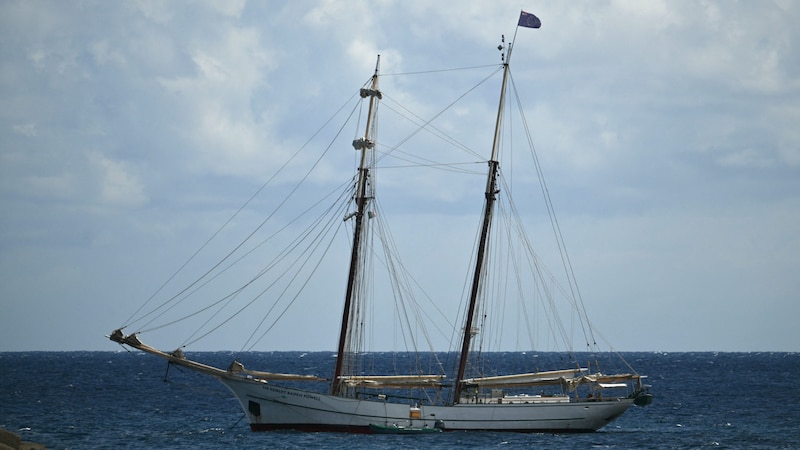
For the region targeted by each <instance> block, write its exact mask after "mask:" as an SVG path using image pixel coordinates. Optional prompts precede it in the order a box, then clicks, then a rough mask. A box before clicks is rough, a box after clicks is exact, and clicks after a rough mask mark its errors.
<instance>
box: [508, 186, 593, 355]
mask: <svg viewBox="0 0 800 450" xmlns="http://www.w3.org/2000/svg"><path fill="white" fill-rule="evenodd" d="M500 182H501V183H502V185H503V186H504V188H505V189H506V190H509V189H510V188H509V186H508V184H507V181H506V177H501V178H500ZM504 198H505V199H506V202H507V203H508V204H509V206H510V208H509V209H510V211H511V217H513V218H514V224H515V225H516V227H515V229H516V232H517V236H518V237H519V239H520V241H521V242H522V244H523V245H524V247H525V248H526V250H527V251H526V255H527V256H528V257H527V258H526V259H527V260H528V265H529V266H530V267H531V269H534V271H535V274H534V275H538V277H539V279H540V280H542V290H543V291H544V295H545V298H546V299H547V301H548V302H549V303H550V305H551V306H550V308H548V309H547V310H546V311H545V312H547V311H550V314H545V316H546V318H547V319H548V322H550V323H551V327H552V322H551V321H550V316H552V317H553V319H555V322H556V324H557V325H558V326H557V327H552V329H553V338H554V339H556V338H557V336H556V335H555V331H556V329H558V331H559V332H560V334H561V341H562V342H564V343H568V342H569V341H570V339H569V338H568V335H567V333H566V330H565V329H564V328H563V322H562V321H561V320H560V317H559V315H558V311H557V309H556V306H555V303H554V295H553V289H552V288H551V289H548V288H547V287H546V286H545V285H544V283H543V282H544V281H550V283H552V284H553V285H554V287H555V289H556V290H557V291H559V292H561V295H562V296H563V297H564V298H565V299H566V300H567V301H568V302H569V303H570V305H571V306H572V307H573V308H574V309H575V311H577V312H578V313H580V311H581V307H580V305H579V304H578V303H577V301H576V299H575V296H574V295H570V294H569V293H568V292H567V290H566V289H564V287H563V286H562V285H561V284H560V283H558V281H557V280H556V278H555V276H554V275H553V274H552V272H550V271H549V269H548V268H547V267H546V266H545V265H544V263H543V262H542V261H541V260H540V259H539V258H538V256H537V255H536V252H535V251H534V249H533V245H532V244H531V242H530V239H529V238H528V235H527V232H526V231H525V227H524V225H523V221H522V217H521V215H520V213H519V210H518V209H517V207H516V204H515V203H514V202H513V201H511V199H510V198H509V197H508V196H506V197H504ZM583 319H585V320H587V321H588V317H583ZM582 331H583V333H584V338H587V335H586V329H585V328H583V327H582ZM555 343H557V342H555Z"/></svg>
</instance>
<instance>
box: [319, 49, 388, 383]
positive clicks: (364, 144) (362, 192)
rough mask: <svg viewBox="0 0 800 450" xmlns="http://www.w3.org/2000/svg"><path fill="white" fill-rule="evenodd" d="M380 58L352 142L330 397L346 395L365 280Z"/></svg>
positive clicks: (363, 90) (365, 89)
mask: <svg viewBox="0 0 800 450" xmlns="http://www.w3.org/2000/svg"><path fill="white" fill-rule="evenodd" d="M380 63H381V57H380V55H378V60H377V62H376V63H375V74H374V75H373V76H372V83H371V86H370V88H362V89H361V92H360V93H361V98H367V97H369V99H370V100H369V111H368V113H367V124H366V129H365V131H364V137H363V138H360V139H356V140H355V141H353V147H354V148H355V149H356V151H360V152H361V160H360V161H361V162H360V164H359V168H358V180H357V183H358V184H357V189H356V196H355V204H356V211H355V213H354V216H353V218H354V219H355V221H356V222H355V227H354V229H353V248H352V253H351V255H350V271H349V273H348V276H347V291H346V293H345V300H344V309H343V311H342V327H341V330H340V331H339V346H338V348H337V354H336V368H335V370H334V374H333V381H332V382H331V394H333V395H343V392H342V386H343V385H344V383H343V380H342V378H343V375H344V371H345V368H346V365H347V364H348V363H349V358H350V356H351V355H350V353H351V351H350V343H351V342H350V341H351V339H352V332H351V327H352V325H353V324H352V313H353V303H354V302H355V301H356V299H357V294H358V291H359V285H360V282H361V281H362V280H361V277H362V270H361V266H362V265H363V261H361V259H362V250H363V243H362V241H363V237H362V235H363V232H364V222H365V220H367V217H366V216H367V214H366V211H367V204H368V202H369V200H370V198H371V194H370V192H369V189H368V187H369V177H370V173H369V166H368V161H369V160H370V159H369V158H368V153H369V152H372V151H373V149H374V148H375V143H374V141H373V128H374V122H375V115H376V113H377V107H378V100H380V99H381V97H382V94H381V92H380V91H379V90H378V73H379V70H380Z"/></svg>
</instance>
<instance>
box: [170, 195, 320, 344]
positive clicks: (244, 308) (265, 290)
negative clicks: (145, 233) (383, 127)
mask: <svg viewBox="0 0 800 450" xmlns="http://www.w3.org/2000/svg"><path fill="white" fill-rule="evenodd" d="M331 209H332V208H331ZM329 223H333V221H329ZM313 228H314V227H313V226H312V227H311V228H310V229H309V230H308V233H310V232H311V230H312V229H313ZM329 229H330V228H329ZM308 233H306V235H307V234H308ZM320 240H321V239H320V236H317V239H314V241H313V242H316V245H315V246H310V247H306V250H305V251H304V252H303V253H307V254H308V256H307V257H306V260H305V261H304V262H303V263H302V265H301V267H300V269H298V270H297V271H295V275H294V277H292V278H291V280H290V281H289V285H291V283H292V281H293V280H294V279H296V278H297V276H299V274H300V271H301V269H302V267H303V266H305V264H306V263H307V262H308V260H309V259H310V258H311V255H313V253H314V250H315V248H316V247H318V246H319V242H320ZM301 241H302V239H301ZM331 241H332V240H331ZM297 245H299V242H298V243H297ZM297 245H295V246H294V247H297ZM330 245H331V244H329V247H330ZM309 249H311V252H310V253H309ZM326 253H327V251H326ZM322 259H324V254H323V258H320V260H319V261H318V263H317V267H318V266H319V264H320V263H321V262H322ZM296 262H297V261H295V263H292V264H291V265H290V266H289V267H287V268H286V270H284V272H283V273H282V274H281V275H280V276H279V277H278V279H280V278H282V277H283V276H284V275H286V274H287V273H288V272H289V271H291V270H292V268H293V267H294V266H295V264H296ZM315 270H316V269H315ZM260 276H261V274H259V277H260ZM257 278H258V277H257ZM309 278H310V277H309ZM252 281H255V279H254V280H252ZM252 281H251V282H249V283H248V285H250V284H252ZM307 282H308V281H306V283H307ZM276 283H277V279H276V281H275V282H273V283H271V284H270V285H268V286H267V287H266V288H264V289H263V290H261V292H259V293H258V294H257V295H256V296H255V297H253V299H252V300H250V301H249V302H247V303H246V304H245V305H243V306H242V307H241V308H240V309H239V310H237V311H236V312H235V313H234V314H232V315H231V316H229V317H228V318H226V319H225V320H223V321H222V322H220V323H219V324H218V325H217V326H215V327H213V328H211V329H210V330H208V331H207V332H206V333H204V334H202V335H200V336H198V337H197V338H196V339H194V340H193V341H190V342H187V343H186V344H185V345H191V344H193V343H195V342H197V341H199V340H201V339H203V338H205V337H206V336H208V335H209V334H211V333H213V332H214V331H216V330H218V329H219V328H220V327H222V326H223V325H225V324H226V323H228V322H230V321H231V320H233V319H234V318H235V317H237V316H238V315H239V314H241V313H242V312H244V311H245V310H246V309H247V308H249V307H250V306H252V305H253V304H254V303H255V302H256V300H258V299H259V298H261V297H262V296H263V295H264V294H265V293H266V292H267V291H268V290H269V289H271V288H272V287H273V286H274V285H275V284H276ZM303 286H305V284H304V285H303ZM286 289H288V286H287V287H286V288H285V289H284V293H285V291H286ZM301 291H302V289H301ZM282 295H283V294H281V296H282ZM297 295H299V292H298V294H297ZM279 298H280V296H279ZM295 298H297V296H295ZM273 306H274V305H273Z"/></svg>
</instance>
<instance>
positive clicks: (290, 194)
mask: <svg viewBox="0 0 800 450" xmlns="http://www.w3.org/2000/svg"><path fill="white" fill-rule="evenodd" d="M355 96H356V95H355V94H353V95H352V96H351V97H350V98H349V99H348V100H347V102H346V103H345V104H344V105H342V106H341V107H340V108H339V109H338V110H337V111H336V113H334V115H332V116H331V117H330V118H329V119H328V120H327V121H326V122H325V123H324V124H323V125H322V126H321V127H320V128H319V129H318V130H317V131H316V132H315V133H314V134H313V135H312V136H311V137H310V138H309V139H308V140H306V142H305V143H304V144H303V145H302V146H301V147H300V149H299V150H298V151H297V152H295V154H294V155H292V157H291V158H289V160H288V161H286V162H285V163H284V164H283V166H281V168H280V169H278V171H277V172H276V173H275V174H273V176H272V177H270V179H269V180H267V182H266V183H264V185H262V186H261V188H259V189H258V190H257V191H256V194H254V195H253V196H252V197H251V198H250V199H248V201H247V202H246V203H245V204H244V205H242V207H241V208H239V210H237V212H236V213H235V214H234V216H232V217H231V218H230V219H229V220H228V221H227V222H226V223H225V224H226V225H227V224H228V223H230V221H232V220H233V217H235V216H236V215H237V214H238V213H239V211H241V210H242V209H243V208H244V207H245V206H247V205H248V204H249V203H250V202H251V201H252V200H253V198H255V196H256V195H258V193H260V192H261V191H262V190H263V189H264V188H265V187H266V186H267V185H268V184H269V183H271V182H272V180H274V179H275V178H276V177H277V176H278V175H279V174H280V173H281V172H282V171H283V169H285V168H286V167H287V166H288V165H289V163H290V162H291V161H293V160H294V159H295V158H296V157H297V155H299V154H300V152H301V151H302V150H303V149H305V147H306V146H307V145H308V144H309V143H310V142H311V141H312V140H313V139H314V138H315V137H316V136H317V135H318V134H319V133H321V132H322V130H323V129H324V128H325V127H326V126H327V124H328V123H330V122H331V121H332V120H333V118H334V117H336V116H337V115H338V114H339V112H340V111H342V109H344V107H345V105H346V104H347V103H349V102H350V100H352V99H353V98H354V97H355ZM359 103H361V102H357V103H356V105H354V107H353V109H352V110H351V111H350V114H349V115H348V118H347V120H345V122H344V124H342V127H341V128H339V131H338V132H337V133H336V135H335V136H334V137H333V139H332V140H331V142H330V143H329V144H328V146H327V147H326V148H325V150H324V151H323V152H322V154H321V155H320V156H319V158H317V160H316V161H315V162H314V164H313V165H312V166H311V168H310V169H309V170H308V171H307V172H306V174H305V175H303V177H302V178H301V179H300V181H298V183H297V184H296V185H295V187H294V188H293V189H292V190H291V191H290V192H289V194H288V195H286V196H285V197H284V198H283V200H282V201H281V202H280V203H279V204H278V206H277V207H276V208H275V209H274V210H273V211H272V212H271V213H270V214H269V215H268V216H267V217H266V218H265V219H264V220H263V221H262V222H261V224H259V225H258V227H256V229H254V230H253V231H252V232H251V233H250V234H249V235H247V237H245V238H244V239H243V240H242V241H241V242H240V243H239V244H238V245H237V246H236V247H235V248H234V249H233V250H231V251H230V252H229V253H228V254H227V255H225V256H224V257H223V258H222V259H221V260H220V261H219V262H217V263H216V264H214V266H213V267H211V268H210V269H209V270H208V271H206V272H205V273H204V274H202V275H201V276H200V277H199V278H198V279H196V280H195V281H193V282H192V283H191V284H190V285H189V286H187V287H186V288H184V289H182V290H181V291H180V292H178V293H177V294H175V295H174V296H172V297H171V298H170V299H169V300H167V301H165V302H164V303H162V304H161V305H160V306H158V307H157V308H155V309H153V310H152V311H150V312H149V313H147V314H145V315H144V316H142V317H140V318H139V320H143V319H144V318H145V317H147V316H149V315H150V314H154V313H155V312H156V311H158V310H159V309H161V308H163V307H164V306H165V305H166V304H168V303H170V302H172V301H174V300H175V299H176V298H177V297H179V296H180V295H182V294H183V293H184V292H186V291H187V290H189V289H191V287H192V286H194V285H195V284H197V283H199V282H200V280H202V279H204V278H205V277H207V276H208V275H209V274H210V273H211V272H213V271H214V270H216V269H217V267H219V266H220V265H221V264H222V263H223V262H225V261H226V260H227V259H228V258H230V257H231V256H232V255H233V254H234V253H235V252H237V251H238V250H239V248H241V247H242V245H244V243H245V242H247V241H248V240H250V238H251V237H253V235H255V234H256V232H258V230H260V229H261V228H262V227H263V226H264V225H265V224H266V223H267V222H268V221H269V220H270V219H271V218H272V217H273V216H274V215H275V214H277V213H278V211H279V210H280V209H281V208H282V207H283V206H284V205H285V204H286V203H287V202H288V201H289V199H290V198H292V196H294V194H295V193H296V192H297V191H298V189H299V188H300V186H302V184H303V183H304V182H305V180H306V179H308V177H309V176H310V175H311V173H312V172H313V171H314V169H315V168H316V167H317V166H318V165H319V163H320V161H322V159H323V158H324V157H325V155H327V153H328V152H329V151H330V149H331V147H332V146H333V143H334V142H335V141H336V139H337V138H338V136H339V135H340V134H341V132H342V130H343V129H344V125H345V124H347V122H349V120H350V118H351V117H352V116H353V113H354V112H355V109H356V107H357V106H358V104H359ZM223 227H224V225H223ZM221 229H222V228H220V230H221ZM216 234H217V233H215V235H216ZM209 242H210V239H209V241H207V242H206V244H203V247H205V246H206V245H207V244H208V243H209ZM201 249H202V248H201ZM199 251H200V250H198V252H196V253H195V255H196V254H197V253H199ZM193 258H194V255H193V256H192V257H191V258H190V260H189V261H191V259H193ZM189 261H187V262H186V263H184V265H183V266H182V267H185V266H186V264H188V263H189ZM180 270H181V269H179V271H180ZM177 274H178V272H176V273H175V274H174V275H173V276H172V277H170V279H172V278H174V277H175V276H176V275H177ZM165 284H166V283H165ZM160 290H161V288H159V291H160ZM157 292H158V291H157ZM157 292H156V293H154V294H153V296H151V297H150V298H151V299H152V298H153V297H154V296H155V295H156V294H157ZM149 301H150V300H149V299H148V300H147V302H145V304H147V303H148V302H149ZM143 306H144V305H142V307H143ZM142 307H140V308H139V310H141V309H142ZM137 311H138V310H137ZM160 315H161V314H159V315H157V316H156V317H154V318H153V319H151V320H150V321H148V322H147V323H145V324H144V325H143V327H144V326H148V325H149V324H150V323H152V322H153V320H155V319H156V318H158V317H159V316H160Z"/></svg>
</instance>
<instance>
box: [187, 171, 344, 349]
mask: <svg viewBox="0 0 800 450" xmlns="http://www.w3.org/2000/svg"><path fill="white" fill-rule="evenodd" d="M348 183H349V182H348ZM348 183H344V185H346V184H348ZM342 186H343V185H340V186H339V189H340V188H341V187H342ZM337 190H338V189H337ZM348 192H349V189H345V190H344V191H343V192H342V193H341V194H340V195H339V199H338V200H337V202H334V203H333V205H335V204H337V203H338V202H340V201H341V200H342V199H343V198H346V196H347V193H348ZM332 193H333V192H331V193H329V194H328V195H326V196H325V197H323V198H322V199H320V200H319V201H317V202H316V203H315V204H314V205H312V206H311V207H309V208H308V209H306V210H305V211H303V213H301V214H300V215H299V216H298V217H296V218H295V219H293V220H292V221H290V222H289V223H287V224H286V225H284V226H283V227H282V228H281V229H280V230H278V231H276V232H275V233H273V234H272V235H271V236H269V237H267V238H266V239H264V240H262V241H261V242H260V243H259V244H258V245H256V247H255V248H253V249H251V250H249V251H248V252H247V253H245V254H244V255H243V256H241V257H240V258H239V259H237V260H236V261H234V262H232V263H231V264H230V265H229V266H228V267H226V268H225V269H223V272H224V271H227V270H228V269H230V268H231V267H233V266H234V265H236V264H237V263H239V262H240V261H242V260H243V259H244V258H245V257H246V256H247V255H249V254H251V253H252V252H254V251H255V250H256V249H257V248H259V247H261V246H262V245H263V244H265V243H266V242H267V241H269V240H271V239H272V238H273V237H275V236H276V235H278V234H279V233H280V232H281V231H283V230H285V229H287V228H289V226H290V225H292V224H293V223H295V222H296V221H297V220H299V219H300V217H302V216H304V215H305V214H306V213H307V212H309V211H310V210H312V209H314V208H315V207H316V206H317V205H319V204H320V203H321V202H322V201H323V200H324V199H327V198H328V197H330V196H331V194H332ZM332 210H333V206H331V207H329V208H328V209H327V211H325V212H323V214H322V215H321V216H320V217H318V218H317V220H316V221H314V222H312V223H311V224H310V225H309V226H308V228H307V229H306V230H305V231H304V232H303V233H300V234H299V235H298V237H297V238H296V239H295V240H294V241H293V242H291V243H290V244H289V246H288V247H286V248H285V249H283V250H282V251H281V252H280V253H279V254H278V255H277V256H275V258H273V260H272V262H271V263H270V264H268V265H267V266H266V267H264V268H263V269H262V270H261V271H260V272H259V273H258V274H257V275H256V276H255V277H254V278H253V280H252V281H255V280H256V279H259V278H261V277H262V276H264V275H265V274H266V273H267V272H269V271H270V270H272V269H273V268H274V267H276V266H277V265H278V263H279V262H281V261H282V259H283V257H284V256H286V255H288V254H289V253H291V252H292V251H293V250H294V249H295V248H296V247H297V245H299V242H301V241H302V240H303V239H304V238H303V236H304V235H305V236H308V234H310V233H311V231H312V230H313V229H314V228H316V227H317V225H318V224H319V223H320V222H321V221H322V219H323V218H324V217H326V216H327V215H328V214H329V213H330V211H332ZM220 274H221V273H218V274H217V275H215V276H214V278H216V277H217V276H219V275H220ZM281 277H282V276H279V277H278V278H279V279H280V278H281ZM209 282H210V281H209ZM206 284H207V283H206ZM249 284H250V283H248V285H249ZM273 284H274V283H273ZM204 286H205V284H204ZM198 289H199V288H198ZM240 292H241V291H240ZM238 294H239V292H237V293H235V294H232V295H231V296H230V299H229V300H228V302H226V303H225V304H224V305H222V306H221V307H220V308H219V310H218V311H217V312H216V313H215V314H213V315H212V316H211V317H209V318H208V319H207V320H206V321H205V322H204V323H203V324H201V325H200V326H199V327H197V330H196V331H195V332H194V333H192V334H191V335H190V336H189V337H187V338H186V340H185V341H184V344H183V346H185V345H188V343H193V342H196V341H197V340H192V339H193V338H194V336H195V335H197V334H198V333H200V331H201V330H202V329H203V328H204V327H205V326H206V325H208V324H209V323H210V322H211V320H212V319H213V318H214V317H216V316H217V315H218V314H220V313H221V312H222V310H223V309H225V308H226V307H227V306H228V305H229V304H230V303H231V301H233V299H234V298H235V297H236V296H238ZM190 295H191V294H190ZM223 300H225V298H223V299H221V300H219V301H217V302H215V303H214V305H217V304H219V303H221V302H222V301H223ZM188 317H190V316H187V317H186V318H188ZM198 339H199V338H198Z"/></svg>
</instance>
